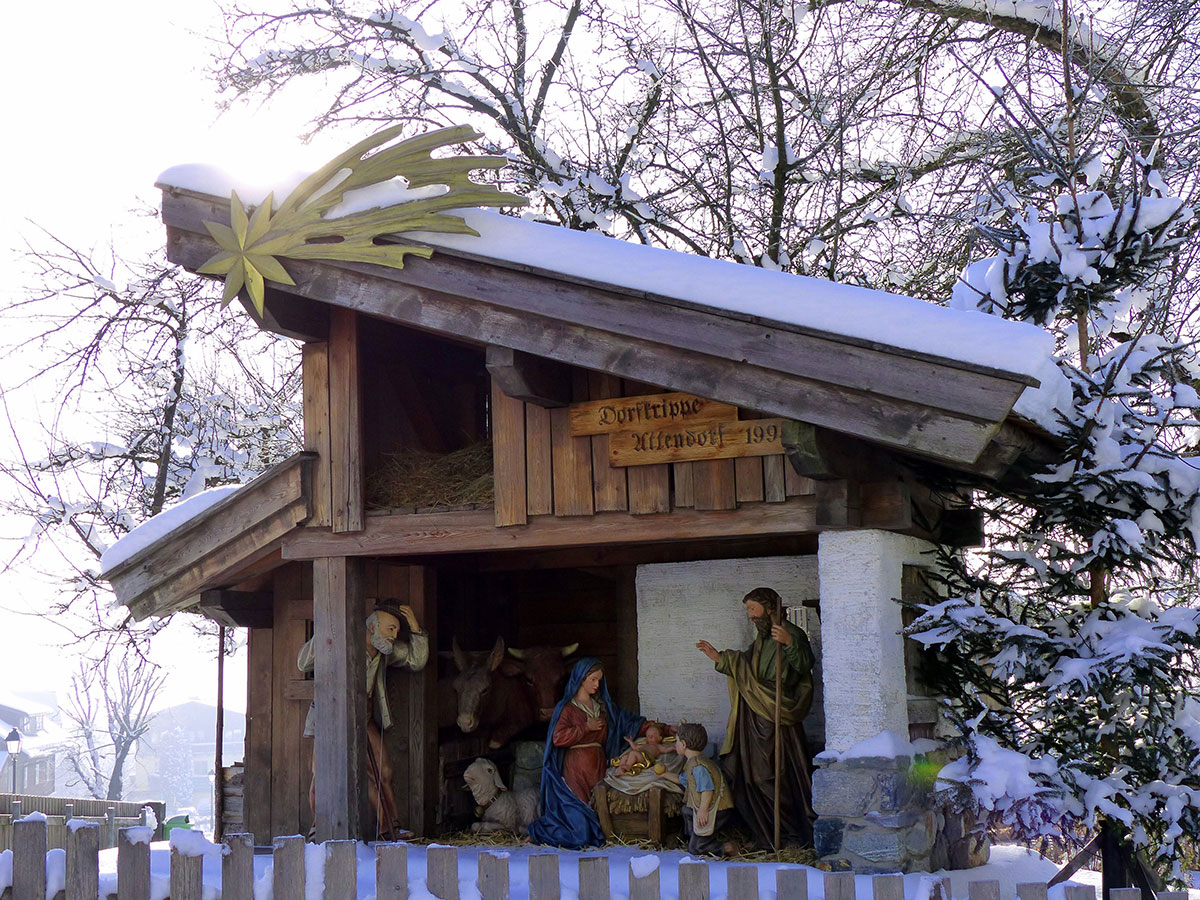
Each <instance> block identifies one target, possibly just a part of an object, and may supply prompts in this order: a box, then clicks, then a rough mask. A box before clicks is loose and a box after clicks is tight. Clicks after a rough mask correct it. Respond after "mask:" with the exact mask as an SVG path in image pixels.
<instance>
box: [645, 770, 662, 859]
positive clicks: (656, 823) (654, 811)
mask: <svg viewBox="0 0 1200 900" xmlns="http://www.w3.org/2000/svg"><path fill="white" fill-rule="evenodd" d="M664 793H665V791H663V789H662V787H660V786H659V785H657V784H656V785H654V787H652V788H650V797H649V800H648V802H647V804H646V805H647V806H648V807H649V812H648V815H649V817H650V827H649V831H650V843H652V844H654V845H655V846H656V847H659V848H661V847H662V842H663V822H664V821H665V820H666V816H664V815H663V794H664Z"/></svg>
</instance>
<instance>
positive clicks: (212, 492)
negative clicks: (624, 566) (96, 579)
mask: <svg viewBox="0 0 1200 900" xmlns="http://www.w3.org/2000/svg"><path fill="white" fill-rule="evenodd" d="M239 487H241V485H237V484H226V485H221V486H220V487H214V488H209V489H208V490H206V491H200V492H199V493H196V494H193V495H192V496H190V497H186V498H184V499H183V500H180V501H179V502H178V503H175V504H174V505H172V506H168V507H167V508H166V509H164V510H163V511H162V512H160V513H159V514H158V515H156V516H151V517H150V518H149V519H147V520H146V521H145V522H143V523H142V524H141V525H138V526H137V527H136V528H134V529H133V530H132V531H130V532H129V533H128V534H127V535H125V536H124V537H122V538H121V539H120V540H119V541H117V542H116V543H115V544H113V545H112V546H111V547H109V548H108V549H107V550H105V551H104V553H103V555H101V557H100V571H101V572H102V573H105V574H107V573H108V571H109V570H110V569H115V568H116V567H117V566H119V565H120V564H121V563H123V562H125V561H126V560H127V559H129V558H130V557H132V556H133V555H134V554H135V553H138V552H139V551H141V550H144V549H145V548H147V547H149V546H150V545H151V544H153V543H154V542H155V541H158V540H160V539H162V538H164V537H166V536H167V535H168V534H170V533H171V532H173V531H175V530H176V529H178V528H181V527H182V526H183V525H184V524H186V523H187V522H190V521H191V520H192V519H194V518H196V517H197V516H199V515H200V514H201V513H203V512H204V511H205V510H207V509H209V507H211V506H213V505H215V504H216V503H218V502H220V501H221V500H224V499H225V498H226V497H228V496H229V495H230V494H232V493H233V492H234V491H236V490H237V489H238V488H239ZM101 577H103V575H102V576H101Z"/></svg>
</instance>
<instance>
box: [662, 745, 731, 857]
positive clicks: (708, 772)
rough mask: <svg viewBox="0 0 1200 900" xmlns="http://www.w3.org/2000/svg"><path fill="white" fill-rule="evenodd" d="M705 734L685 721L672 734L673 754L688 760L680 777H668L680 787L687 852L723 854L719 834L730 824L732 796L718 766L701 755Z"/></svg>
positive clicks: (704, 746)
mask: <svg viewBox="0 0 1200 900" xmlns="http://www.w3.org/2000/svg"><path fill="white" fill-rule="evenodd" d="M706 747H708V732H707V731H705V729H704V726H703V725H699V724H696V723H695V722H684V723H683V724H682V725H680V726H679V729H678V730H677V731H676V732H675V752H676V753H679V754H681V755H682V756H683V757H684V758H685V759H686V760H687V761H686V762H685V763H684V764H683V771H682V772H681V773H680V774H679V775H677V776H676V775H671V776H668V777H671V778H674V779H675V780H677V781H678V782H679V785H680V787H682V788H683V833H684V835H685V836H686V837H687V842H688V844H687V846H688V853H692V854H695V855H699V854H702V853H710V854H714V855H716V856H721V855H722V854H723V845H722V842H721V839H720V837H718V834H719V833H720V832H721V830H722V829H723V828H724V827H725V826H726V825H727V824H728V823H729V819H730V818H731V816H732V814H733V813H732V810H733V797H732V796H730V793H729V785H727V784H726V783H725V776H724V775H723V774H722V773H721V767H720V766H718V765H717V764H716V763H715V762H713V761H712V760H711V759H709V758H708V757H707V756H705V755H704V750H705V748H706Z"/></svg>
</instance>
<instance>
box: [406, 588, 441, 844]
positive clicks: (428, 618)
mask: <svg viewBox="0 0 1200 900" xmlns="http://www.w3.org/2000/svg"><path fill="white" fill-rule="evenodd" d="M408 577H409V589H408V602H409V604H410V605H411V606H412V608H413V612H414V613H416V615H417V621H418V622H420V623H421V627H422V628H424V629H425V632H426V633H427V634H428V635H429V644H430V646H431V647H436V646H438V629H439V627H440V623H439V621H438V614H437V610H438V605H437V570H436V569H434V568H433V567H432V566H409V567H408ZM406 681H407V683H408V710H409V726H408V727H409V742H408V746H409V754H410V759H411V761H410V764H409V784H408V808H409V820H408V824H407V827H408V828H410V829H412V830H413V831H415V832H416V833H417V834H418V835H420V836H431V835H433V834H434V833H435V826H436V821H435V817H436V814H437V809H438V800H439V796H440V791H441V779H440V778H439V773H438V730H437V722H438V693H437V665H436V664H433V665H428V666H426V667H425V668H424V669H422V670H421V671H419V672H412V673H409V674H408V675H407V677H406Z"/></svg>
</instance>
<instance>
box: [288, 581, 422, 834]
mask: <svg viewBox="0 0 1200 900" xmlns="http://www.w3.org/2000/svg"><path fill="white" fill-rule="evenodd" d="M402 621H403V623H404V627H403V629H402V626H401V622H402ZM402 630H404V631H405V632H406V634H405V635H404V636H403V637H402V636H401V631H402ZM315 640H316V635H313V636H312V637H311V638H309V639H308V641H307V642H305V644H304V646H303V647H301V648H300V655H299V656H298V657H297V659H296V667H297V668H299V669H300V671H301V672H304V673H305V674H306V675H307V674H308V673H309V672H312V671H313V669H314V667H315V648H314V641H315ZM366 640H367V673H366V674H367V709H366V710H365V712H366V715H367V792H368V795H369V796H370V799H371V806H372V807H373V808H374V810H375V823H376V824H375V827H376V834H377V836H378V837H379V839H380V840H403V839H405V838H406V837H412V833H411V832H407V831H405V830H404V829H402V828H401V827H400V823H399V821H398V820H397V816H396V797H395V794H393V792H392V764H391V762H390V760H389V759H388V755H387V748H386V747H385V746H384V744H383V732H385V731H387V730H388V728H390V727H391V724H392V715H391V711H390V710H389V709H388V699H387V670H388V669H389V668H391V667H393V666H400V667H403V668H406V669H409V670H410V671H414V672H415V671H418V670H420V669H423V668H425V663H426V662H428V661H429V635H427V634H426V633H425V632H423V631H422V630H421V626H420V625H419V624H418V623H417V617H416V615H415V614H414V613H413V611H412V607H411V606H408V605H407V604H403V603H400V602H399V601H397V600H384V601H382V602H380V603H377V604H376V605H375V609H374V611H373V612H372V613H371V614H370V615H369V616H367V629H366ZM316 717H317V704H316V701H314V702H313V703H312V704H311V705H310V706H309V708H308V717H307V718H305V720H304V736H305V737H313V736H314V735H315V734H316V733H317V731H316V721H317V719H316ZM316 778H317V775H316V758H315V757H314V758H313V779H312V782H311V783H310V784H309V788H308V804H309V806H310V807H311V809H312V814H313V821H314V822H315V821H316V817H317V793H316ZM313 827H314V828H315V827H316V825H315V824H314V826H313ZM309 836H310V837H312V836H313V832H311V831H310V832H309Z"/></svg>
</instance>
